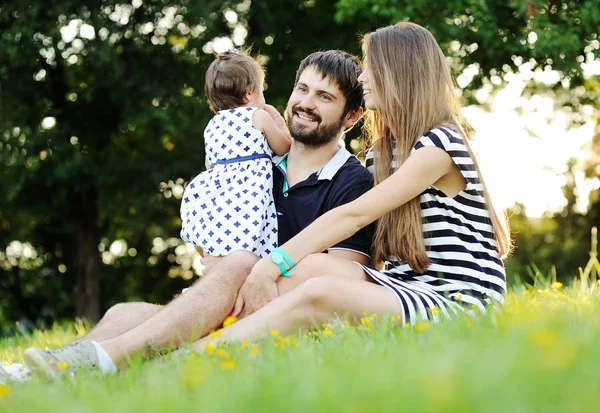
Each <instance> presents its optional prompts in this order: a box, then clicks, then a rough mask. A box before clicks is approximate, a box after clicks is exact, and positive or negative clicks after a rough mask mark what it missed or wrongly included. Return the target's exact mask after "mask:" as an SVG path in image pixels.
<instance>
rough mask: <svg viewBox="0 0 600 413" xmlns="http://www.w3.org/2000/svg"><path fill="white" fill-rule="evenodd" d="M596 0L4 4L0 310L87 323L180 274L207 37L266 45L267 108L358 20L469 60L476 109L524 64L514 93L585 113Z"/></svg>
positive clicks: (162, 294)
mask: <svg viewBox="0 0 600 413" xmlns="http://www.w3.org/2000/svg"><path fill="white" fill-rule="evenodd" d="M595 3H596V2H594V1H567V2H556V1H542V0H539V1H526V2H517V1H508V2H506V1H500V0H490V1H485V2H481V1H475V0H450V1H448V2H445V3H439V2H437V3H436V2H431V1H425V0H414V1H410V2H408V1H400V2H390V1H387V0H339V1H337V2H327V1H316V0H306V1H301V2H298V1H292V0H264V1H255V2H251V1H250V0H244V1H239V0H237V1H214V0H208V1H204V2H190V1H189V0H172V1H171V0H146V1H144V0H132V1H131V2H130V3H124V2H119V1H115V0H103V1H99V0H92V1H89V2H84V3H82V2H77V1H74V0H48V1H44V2H42V1H34V2H20V1H16V0H13V1H5V2H3V3H2V5H0V165H1V168H0V271H2V274H0V308H2V313H0V322H2V320H16V319H28V320H31V321H36V320H37V321H39V320H41V321H50V320H52V319H57V318H62V317H66V316H72V315H73V314H75V315H77V316H83V317H87V318H89V319H91V320H97V319H98V316H99V315H100V313H101V311H102V310H104V309H106V307H108V306H109V305H110V304H113V303H115V302H117V301H121V300H125V299H144V300H147V301H158V302H164V301H166V300H167V299H168V298H170V297H171V296H172V294H173V293H174V292H175V291H177V289H179V288H181V287H182V286H183V285H185V281H184V280H182V279H181V278H180V277H177V275H178V274H182V273H186V274H188V275H189V274H190V272H189V269H186V271H187V272H186V271H181V267H182V264H181V262H180V260H179V257H180V255H179V254H178V253H177V251H178V249H181V247H182V243H181V242H180V241H179V240H178V233H179V225H180V222H179V217H178V208H179V197H180V196H181V189H182V185H183V184H184V182H185V181H187V180H189V179H190V178H191V177H193V176H194V175H195V174H197V173H198V172H200V170H201V169H202V168H203V166H202V165H203V163H204V149H203V139H202V130H203V128H204V126H205V125H206V122H207V121H208V119H209V118H210V113H209V111H208V107H207V105H206V103H205V102H204V101H203V94H202V89H203V77H204V70H205V69H206V67H207V66H208V64H209V62H210V61H211V60H212V56H211V53H212V51H213V50H215V48H217V49H218V47H217V46H218V45H220V44H221V45H222V44H225V45H227V44H232V45H242V44H246V45H253V46H254V51H259V52H260V53H262V54H264V55H266V56H267V57H268V58H269V61H268V65H267V71H268V75H267V85H268V89H267V91H266V95H267V100H268V101H270V102H271V103H273V104H275V105H276V106H277V107H278V108H279V109H280V110H282V109H283V107H284V105H285V102H286V100H287V97H288V96H289V92H290V88H291V86H292V82H293V79H294V74H295V70H296V68H297V65H298V63H299V61H300V60H301V59H302V58H303V57H305V56H306V55H307V54H309V53H311V52H313V51H315V50H319V49H330V48H340V49H346V50H348V51H350V52H353V53H356V54H359V52H360V49H359V43H358V38H359V35H360V33H365V32H368V31H370V30H373V29H375V28H377V27H379V26H382V25H386V24H390V23H393V22H395V21H398V20H405V19H410V20H412V21H415V22H417V23H420V24H423V25H425V26H427V27H428V28H429V29H430V30H431V31H432V32H433V33H434V35H435V36H436V38H437V39H438V41H439V42H440V45H441V46H442V47H443V48H444V49H445V51H446V52H447V53H448V54H449V55H450V56H451V62H452V68H453V71H454V72H455V74H460V73H463V72H465V73H466V71H465V69H471V70H470V73H471V75H470V77H469V81H468V82H466V84H465V85H464V87H463V89H462V92H463V95H464V97H465V99H466V100H467V101H468V102H470V103H474V104H485V102H479V101H477V100H476V99H475V95H474V93H473V92H474V91H475V90H476V89H478V88H480V87H481V86H484V85H493V86H497V85H499V84H501V83H502V82H503V79H504V77H505V76H506V75H507V74H509V73H511V72H513V71H518V70H519V68H520V66H521V65H522V64H523V63H526V62H527V63H529V64H530V65H531V66H532V67H533V68H534V69H535V68H542V69H545V68H546V67H548V68H552V69H554V70H557V71H558V73H559V74H560V78H559V80H557V82H556V83H554V84H551V85H547V84H544V85H537V84H535V83H531V85H530V89H529V91H530V92H531V93H534V92H540V91H542V90H543V91H544V92H545V93H554V94H555V96H556V97H557V101H559V95H560V96H562V95H564V96H567V98H563V100H562V101H559V102H561V104H562V105H563V106H570V107H573V108H575V110H573V111H572V113H573V119H574V120H575V121H578V119H577V116H578V111H577V108H579V107H580V106H581V105H582V104H588V103H589V104H593V105H594V107H596V108H597V94H598V88H597V84H598V83H597V79H596V80H594V79H585V78H584V77H583V76H582V69H581V67H582V63H585V62H588V61H589V60H590V59H592V60H593V59H596V58H597V55H598V39H597V31H598V27H599V24H598V23H599V18H600V16H599V14H600V10H599V9H598V7H597V5H596V4H595ZM531 33H534V35H532V34H531ZM227 39H232V40H233V42H232V41H231V40H227ZM594 82H596V83H594ZM593 85H596V86H593ZM574 87H578V88H579V87H582V88H583V90H580V89H577V90H580V92H578V93H576V94H574V93H569V90H570V89H572V88H574ZM563 92H564V93H563ZM561 94H562V95H561ZM358 132H359V131H358V128H355V130H354V131H353V133H354V135H353V136H357V135H358ZM595 202H596V203H595V205H596V208H597V205H598V201H597V200H596V201H595ZM15 240H16V241H20V242H23V243H26V244H15V243H14V241H15ZM120 240H122V242H121V241H120ZM113 241H120V243H117V244H113ZM11 243H12V244H11ZM23 245H25V246H23ZM29 245H32V246H33V249H31V250H30V249H28V248H29ZM111 245H112V246H115V245H116V247H115V250H114V251H113V250H110V247H111ZM23 248H25V249H26V250H27V251H29V252H28V256H23V255H22V254H21V255H20V256H18V257H17V255H14V254H15V251H16V250H20V251H21V252H22V251H23ZM517 251H518V250H517ZM11 254H13V255H11ZM186 268H189V265H188V266H187V267H186ZM167 274H168V275H169V276H167ZM172 277H174V278H172ZM71 291H72V293H71ZM101 292H102V294H101Z"/></svg>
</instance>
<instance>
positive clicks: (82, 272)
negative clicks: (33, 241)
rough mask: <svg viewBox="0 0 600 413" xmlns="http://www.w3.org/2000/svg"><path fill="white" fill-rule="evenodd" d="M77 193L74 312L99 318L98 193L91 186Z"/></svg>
mask: <svg viewBox="0 0 600 413" xmlns="http://www.w3.org/2000/svg"><path fill="white" fill-rule="evenodd" d="M75 196H76V199H77V201H78V202H76V205H77V207H78V211H77V214H76V217H75V241H76V243H77V246H76V249H77V250H76V255H75V262H76V265H77V281H76V283H75V315H76V316H77V317H82V318H86V319H88V320H89V321H92V322H96V321H98V320H99V319H100V268H101V262H100V253H99V251H98V242H99V241H100V236H99V230H98V202H97V201H98V194H97V192H96V190H95V189H93V188H92V189H88V190H86V191H85V192H83V193H78V194H76V195H75Z"/></svg>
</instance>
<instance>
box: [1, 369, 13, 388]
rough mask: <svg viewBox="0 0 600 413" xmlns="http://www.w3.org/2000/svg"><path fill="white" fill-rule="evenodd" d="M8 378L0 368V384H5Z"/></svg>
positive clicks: (8, 375)
mask: <svg viewBox="0 0 600 413" xmlns="http://www.w3.org/2000/svg"><path fill="white" fill-rule="evenodd" d="M10 378H11V377H10V374H8V373H7V372H6V371H5V370H4V367H2V366H0V384H5V383H6V382H7V381H9V380H10Z"/></svg>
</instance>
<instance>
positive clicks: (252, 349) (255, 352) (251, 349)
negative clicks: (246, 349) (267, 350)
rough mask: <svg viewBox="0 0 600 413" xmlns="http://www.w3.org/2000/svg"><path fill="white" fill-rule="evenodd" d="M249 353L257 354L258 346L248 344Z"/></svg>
mask: <svg viewBox="0 0 600 413" xmlns="http://www.w3.org/2000/svg"><path fill="white" fill-rule="evenodd" d="M250 354H252V355H253V356H256V355H257V354H258V347H256V346H255V345H254V344H252V345H251V346H250Z"/></svg>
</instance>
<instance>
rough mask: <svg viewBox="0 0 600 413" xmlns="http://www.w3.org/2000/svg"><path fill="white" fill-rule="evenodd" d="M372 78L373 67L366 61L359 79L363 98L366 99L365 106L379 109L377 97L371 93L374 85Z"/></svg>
mask: <svg viewBox="0 0 600 413" xmlns="http://www.w3.org/2000/svg"><path fill="white" fill-rule="evenodd" d="M365 61H366V59H365ZM371 78H372V76H371V69H370V68H369V66H368V65H367V64H366V63H365V68H364V70H363V72H362V73H361V74H360V76H359V77H358V81H359V82H360V84H361V85H362V88H363V100H364V101H365V107H366V108H367V109H370V110H377V101H376V99H375V97H374V96H373V95H372V94H371V88H372V87H374V86H373V85H372V84H371V83H370V81H371Z"/></svg>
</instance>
